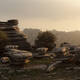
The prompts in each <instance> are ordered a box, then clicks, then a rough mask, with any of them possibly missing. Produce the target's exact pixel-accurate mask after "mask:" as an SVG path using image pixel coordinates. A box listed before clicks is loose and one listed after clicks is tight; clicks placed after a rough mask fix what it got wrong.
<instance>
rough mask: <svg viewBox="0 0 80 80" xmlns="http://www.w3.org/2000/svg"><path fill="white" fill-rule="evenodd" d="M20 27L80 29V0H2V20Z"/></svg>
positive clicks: (0, 11)
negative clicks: (18, 24)
mask: <svg viewBox="0 0 80 80" xmlns="http://www.w3.org/2000/svg"><path fill="white" fill-rule="evenodd" d="M8 19H18V20H19V22H20V28H21V29H23V28H38V29H42V30H52V29H57V30H65V31H71V30H80V0H0V20H1V21H6V20H8Z"/></svg>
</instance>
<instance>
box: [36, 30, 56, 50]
mask: <svg viewBox="0 0 80 80" xmlns="http://www.w3.org/2000/svg"><path fill="white" fill-rule="evenodd" d="M55 41H56V36H55V35H54V34H52V33H51V32H49V31H46V32H42V33H39V35H38V37H37V40H35V46H36V47H37V48H40V47H47V48H48V49H49V50H52V49H53V48H54V47H55V46H56V44H55Z"/></svg>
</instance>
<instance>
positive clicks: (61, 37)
mask: <svg viewBox="0 0 80 80" xmlns="http://www.w3.org/2000/svg"><path fill="white" fill-rule="evenodd" d="M23 32H24V33H25V34H27V36H28V42H30V43H31V44H32V45H33V44H34V40H35V39H36V37H37V35H38V33H39V32H41V31H40V30H39V29H24V31H23ZM51 32H52V33H53V34H55V35H56V37H57V42H56V43H57V44H58V45H59V44H60V43H62V42H69V43H72V44H75V45H80V31H71V32H65V31H56V30H52V31H51Z"/></svg>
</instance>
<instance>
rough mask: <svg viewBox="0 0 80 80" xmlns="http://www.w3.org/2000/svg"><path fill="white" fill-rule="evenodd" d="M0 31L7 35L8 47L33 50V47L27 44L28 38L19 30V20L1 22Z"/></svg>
mask: <svg viewBox="0 0 80 80" xmlns="http://www.w3.org/2000/svg"><path fill="white" fill-rule="evenodd" d="M0 30H1V31H4V32H5V33H6V34H7V36H8V45H18V46H19V49H21V50H31V46H30V44H29V43H28V42H27V36H26V35H25V34H23V33H22V32H21V31H20V30H19V28H18V20H8V21H7V22H0Z"/></svg>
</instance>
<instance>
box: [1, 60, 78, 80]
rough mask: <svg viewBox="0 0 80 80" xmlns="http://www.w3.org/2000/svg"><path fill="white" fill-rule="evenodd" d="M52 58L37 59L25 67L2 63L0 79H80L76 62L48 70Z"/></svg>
mask: <svg viewBox="0 0 80 80" xmlns="http://www.w3.org/2000/svg"><path fill="white" fill-rule="evenodd" d="M51 61H52V60H51V59H39V60H37V59H35V60H31V62H30V63H28V64H25V66H24V67H18V66H17V67H12V66H10V65H9V64H6V65H5V64H0V80H80V67H79V65H76V64H74V63H62V64H60V65H58V66H57V67H56V68H55V69H54V70H53V71H51V72H46V67H47V66H48V64H50V63H51Z"/></svg>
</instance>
